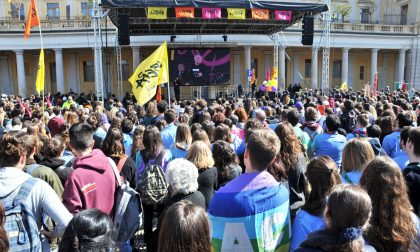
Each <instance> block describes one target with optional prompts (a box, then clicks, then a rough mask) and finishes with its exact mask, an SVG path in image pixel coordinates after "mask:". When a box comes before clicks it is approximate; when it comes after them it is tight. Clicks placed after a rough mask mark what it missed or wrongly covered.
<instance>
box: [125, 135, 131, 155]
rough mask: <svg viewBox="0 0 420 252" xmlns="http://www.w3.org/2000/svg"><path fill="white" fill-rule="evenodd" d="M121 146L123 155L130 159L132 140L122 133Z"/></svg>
mask: <svg viewBox="0 0 420 252" xmlns="http://www.w3.org/2000/svg"><path fill="white" fill-rule="evenodd" d="M123 137H124V138H123V145H124V154H125V155H127V156H129V157H131V152H132V151H133V138H132V137H131V136H130V135H128V134H125V133H123Z"/></svg>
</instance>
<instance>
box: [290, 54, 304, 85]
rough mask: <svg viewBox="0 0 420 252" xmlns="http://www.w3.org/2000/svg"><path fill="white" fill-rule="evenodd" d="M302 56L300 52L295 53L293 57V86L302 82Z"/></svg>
mask: <svg viewBox="0 0 420 252" xmlns="http://www.w3.org/2000/svg"><path fill="white" fill-rule="evenodd" d="M300 54H301V53H300V52H294V55H293V81H292V84H293V85H294V84H298V83H300V82H301V81H302V78H301V77H300V75H301V73H300Z"/></svg>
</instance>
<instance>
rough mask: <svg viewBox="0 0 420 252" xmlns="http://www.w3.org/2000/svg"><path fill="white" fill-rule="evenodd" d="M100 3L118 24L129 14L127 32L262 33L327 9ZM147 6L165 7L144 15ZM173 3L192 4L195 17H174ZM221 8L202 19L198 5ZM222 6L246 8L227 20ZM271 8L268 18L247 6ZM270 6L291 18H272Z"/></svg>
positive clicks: (198, 1) (196, 0)
mask: <svg viewBox="0 0 420 252" xmlns="http://www.w3.org/2000/svg"><path fill="white" fill-rule="evenodd" d="M102 7H103V8H104V9H110V12H109V14H108V16H109V17H110V18H111V20H112V23H114V25H115V26H118V14H119V13H121V14H128V15H129V17H130V18H129V29H130V35H131V36H142V35H177V34H266V35H270V34H273V33H276V32H279V31H282V30H284V29H286V28H287V27H289V26H291V25H292V24H294V23H296V22H298V21H299V20H300V19H302V18H303V16H304V15H307V14H309V15H315V14H318V13H321V12H324V11H327V10H328V7H327V5H325V4H318V3H296V2H282V1H275V0H266V1H256V0H154V1H152V0H102ZM147 7H168V17H167V19H165V20H153V19H148V18H147ZM175 7H194V8H195V16H196V17H195V18H189V19H178V18H176V17H175ZM203 7H208V8H222V18H221V19H202V18H201V8H203ZM226 8H245V9H247V14H246V19H243V20H228V19H227V17H226V16H227V12H226ZM253 8H256V9H267V10H271V12H270V19H269V20H255V19H252V18H251V9H253ZM274 10H283V11H292V20H290V21H276V20H275V18H274V14H273V13H274Z"/></svg>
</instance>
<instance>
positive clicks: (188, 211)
mask: <svg viewBox="0 0 420 252" xmlns="http://www.w3.org/2000/svg"><path fill="white" fill-rule="evenodd" d="M157 251H158V252H166V251H173V252H184V251H190V252H210V251H211V246H210V228H209V221H208V219H207V214H206V211H205V210H204V209H203V208H202V207H199V206H196V205H194V204H193V203H191V202H190V201H187V200H182V201H179V202H177V203H175V204H173V205H172V206H171V207H170V208H169V209H168V210H167V211H166V214H165V216H163V220H162V225H161V228H160V232H159V242H158V250H157Z"/></svg>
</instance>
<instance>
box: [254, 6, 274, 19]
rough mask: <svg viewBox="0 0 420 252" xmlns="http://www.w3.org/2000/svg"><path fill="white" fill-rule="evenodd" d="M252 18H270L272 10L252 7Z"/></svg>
mask: <svg viewBox="0 0 420 252" xmlns="http://www.w3.org/2000/svg"><path fill="white" fill-rule="evenodd" d="M251 12H252V18H253V19H259V20H268V19H269V18H270V11H269V10H263V9H251Z"/></svg>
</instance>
